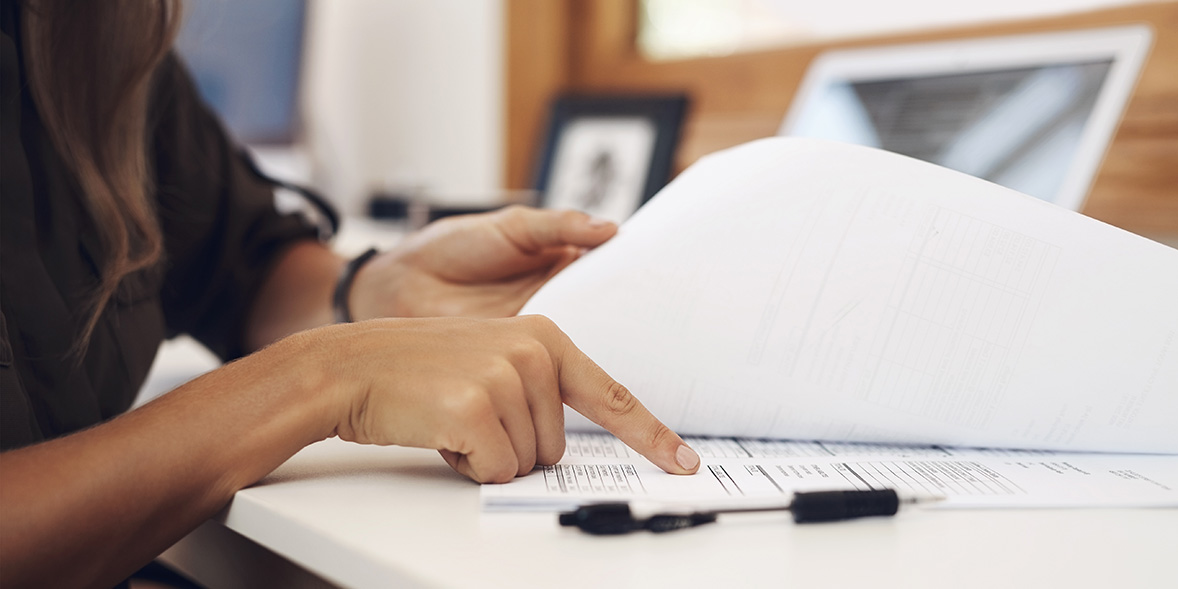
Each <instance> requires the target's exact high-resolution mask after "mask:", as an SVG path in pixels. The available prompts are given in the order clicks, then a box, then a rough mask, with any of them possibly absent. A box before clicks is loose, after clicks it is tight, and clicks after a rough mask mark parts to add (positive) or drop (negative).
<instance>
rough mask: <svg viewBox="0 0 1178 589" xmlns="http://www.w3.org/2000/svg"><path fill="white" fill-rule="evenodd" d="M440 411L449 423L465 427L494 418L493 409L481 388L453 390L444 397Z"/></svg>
mask: <svg viewBox="0 0 1178 589" xmlns="http://www.w3.org/2000/svg"><path fill="white" fill-rule="evenodd" d="M442 411H443V413H444V414H445V415H446V416H447V417H448V418H449V419H450V421H451V422H455V423H461V424H467V425H469V424H475V423H480V422H483V421H485V420H488V419H494V418H495V408H494V406H493V405H492V404H491V400H490V399H489V398H488V397H487V394H486V391H485V390H484V389H483V387H481V386H473V385H471V386H466V387H461V388H455V389H454V390H452V391H451V392H450V394H449V395H447V396H446V398H445V401H444V404H443V407H442Z"/></svg>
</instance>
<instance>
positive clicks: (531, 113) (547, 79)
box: [504, 0, 572, 188]
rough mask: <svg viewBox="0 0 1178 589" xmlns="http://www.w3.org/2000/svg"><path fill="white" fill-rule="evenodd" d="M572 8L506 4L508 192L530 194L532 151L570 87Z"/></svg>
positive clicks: (529, 1) (554, 2)
mask: <svg viewBox="0 0 1178 589" xmlns="http://www.w3.org/2000/svg"><path fill="white" fill-rule="evenodd" d="M569 11H570V4H569V3H568V2H566V1H564V0H509V1H508V2H507V3H506V14H505V15H504V16H505V19H504V20H505V24H506V29H507V31H506V43H507V47H506V56H507V59H506V71H505V72H504V74H505V77H506V93H507V95H506V113H505V123H504V124H505V125H506V128H507V133H506V134H505V135H506V137H507V146H506V157H505V158H504V160H505V161H504V165H505V167H506V169H505V170H504V178H505V180H506V183H507V186H506V187H507V188H531V187H532V182H533V178H532V167H533V163H534V162H533V161H532V160H533V158H534V157H535V153H536V147H537V146H538V145H540V144H541V141H543V133H544V130H545V127H546V126H547V124H548V103H549V101H550V100H551V99H552V97H553V96H555V95H556V94H558V93H559V92H561V91H562V90H564V89H565V88H566V86H567V84H568V81H569V76H570V73H571V70H570V61H569V52H570V51H571V50H572V45H571V43H570V42H569V24H570V20H569V14H570V12H569Z"/></svg>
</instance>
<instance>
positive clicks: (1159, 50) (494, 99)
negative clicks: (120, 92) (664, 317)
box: [179, 0, 1178, 236]
mask: <svg viewBox="0 0 1178 589" xmlns="http://www.w3.org/2000/svg"><path fill="white" fill-rule="evenodd" d="M184 6H185V11H186V18H185V24H184V28H183V31H182V34H181V38H180V40H179V49H180V52H181V54H182V55H183V57H184V58H185V60H186V61H187V62H188V63H189V65H190V67H191V68H192V70H193V72H194V75H195V77H196V79H197V81H198V83H199V86H200V88H201V91H202V93H203V94H204V95H205V97H206V99H207V100H208V101H209V102H210V104H212V105H213V107H214V108H215V109H217V110H218V111H219V112H220V113H221V115H222V116H223V117H224V119H225V120H226V122H227V123H228V125H229V127H230V128H231V129H232V132H233V133H234V134H235V135H236V136H237V138H238V139H239V140H241V141H243V142H244V143H247V144H248V145H250V147H251V149H253V150H254V152H255V153H256V154H257V155H258V158H259V160H260V162H261V164H262V166H263V168H265V169H267V170H268V171H270V172H271V173H273V174H275V175H277V176H281V177H284V178H286V179H291V180H295V181H298V182H303V183H306V184H308V185H311V186H313V187H315V188H317V189H318V190H319V191H321V192H322V193H323V194H324V195H325V196H327V197H328V198H329V199H330V200H331V201H333V202H334V203H335V204H336V205H337V206H338V207H339V208H340V209H341V210H342V211H343V212H344V213H345V214H346V215H350V216H357V215H363V214H365V212H366V211H367V210H368V203H369V200H370V199H371V198H372V197H373V196H374V195H387V194H394V195H407V196H408V197H411V198H415V199H419V200H422V201H426V202H431V203H440V204H459V205H471V206H484V205H495V204H499V203H502V202H504V201H505V200H509V199H518V198H519V195H520V193H519V192H510V191H512V190H517V189H528V188H531V187H532V186H533V185H534V184H535V174H536V167H537V161H538V159H539V158H540V157H541V153H540V152H541V150H542V149H543V147H544V146H543V136H544V133H545V128H546V126H547V124H548V120H549V119H548V116H549V115H548V113H549V107H550V104H551V103H552V101H553V100H554V98H555V97H556V96H558V95H561V94H564V93H569V92H580V93H651V92H678V93H683V94H685V95H686V96H688V97H689V98H690V101H691V107H690V110H689V111H688V115H687V118H686V120H685V121H684V125H683V126H684V129H683V134H682V138H681V140H680V141H679V145H678V149H677V151H676V152H675V156H674V169H675V170H681V169H682V168H683V167H685V166H687V165H689V164H690V163H691V162H692V161H694V160H695V159H697V158H698V157H700V156H701V155H703V154H706V153H708V152H710V151H714V150H716V149H721V148H724V147H728V146H731V145H735V144H738V143H741V142H744V141H749V140H752V139H756V138H759V137H765V136H771V135H774V134H776V132H777V129H778V127H779V126H780V125H781V121H782V119H783V117H784V116H785V113H786V110H787V109H788V107H789V104H790V100H791V98H792V96H793V94H794V92H795V91H796V89H797V86H798V84H799V82H800V80H801V78H802V76H803V74H804V72H805V69H806V66H807V65H808V64H809V63H810V61H811V60H812V59H813V57H814V56H815V55H817V54H818V53H819V52H820V51H821V50H823V49H828V48H832V47H834V48H838V47H855V46H862V45H870V44H887V43H895V42H910V41H923V40H942V39H956V38H968V37H971V36H981V35H995V34H1013V33H1024V32H1038V31H1047V30H1061V29H1069V28H1080V27H1092V26H1105V25H1116V24H1126V23H1138V22H1145V23H1148V24H1151V26H1153V27H1154V29H1155V39H1154V50H1153V55H1152V57H1151V58H1150V60H1149V61H1148V62H1147V64H1146V66H1145V68H1144V70H1143V73H1142V77H1141V81H1140V83H1139V84H1138V89H1137V95H1135V96H1134V99H1133V101H1132V102H1131V103H1130V106H1129V108H1128V110H1127V111H1126V116H1125V119H1124V121H1123V123H1122V125H1121V129H1120V131H1119V133H1118V135H1117V136H1116V140H1115V141H1114V143H1113V147H1112V149H1110V151H1109V154H1108V157H1107V158H1106V161H1105V165H1104V167H1103V168H1102V171H1101V173H1100V175H1099V176H1098V178H1097V181H1096V183H1095V185H1094V187H1093V190H1092V193H1091V196H1090V198H1089V201H1088V205H1087V208H1086V209H1085V212H1086V213H1088V214H1090V215H1093V216H1096V217H1097V218H1101V219H1103V220H1106V221H1108V222H1111V223H1113V224H1116V225H1120V226H1122V227H1125V228H1127V229H1130V230H1133V231H1137V232H1139V233H1145V234H1149V235H1161V236H1168V235H1170V234H1178V194H1175V192H1176V190H1175V186H1178V176H1176V175H1175V169H1178V165H1175V164H1178V112H1176V111H1178V106H1176V105H1178V46H1176V44H1178V40H1176V39H1175V36H1176V34H1178V31H1176V30H1175V28H1176V27H1178V24H1176V23H1178V4H1176V3H1175V2H1130V1H1127V0H987V1H986V2H975V3H960V2H944V1H936V0H889V1H888V2H876V1H869V0H824V1H822V2H812V1H805V2H803V1H800V0H347V1H340V0H335V1H329V0H233V1H230V0H185V2H184Z"/></svg>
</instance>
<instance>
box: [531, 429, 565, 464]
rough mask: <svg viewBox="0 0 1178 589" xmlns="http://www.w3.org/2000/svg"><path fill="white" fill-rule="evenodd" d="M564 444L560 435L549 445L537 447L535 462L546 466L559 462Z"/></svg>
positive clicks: (562, 455)
mask: <svg viewBox="0 0 1178 589" xmlns="http://www.w3.org/2000/svg"><path fill="white" fill-rule="evenodd" d="M564 444H565V441H564V436H561V437H560V439H559V440H555V439H554V440H553V441H552V444H551V445H549V446H542V447H541V448H539V449H538V451H537V453H536V463H537V464H543V465H545V466H547V465H550V464H556V463H557V462H560V459H561V458H564V450H565V448H564Z"/></svg>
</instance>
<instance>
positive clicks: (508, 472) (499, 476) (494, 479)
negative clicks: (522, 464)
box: [480, 460, 516, 483]
mask: <svg viewBox="0 0 1178 589" xmlns="http://www.w3.org/2000/svg"><path fill="white" fill-rule="evenodd" d="M512 462H514V461H507V460H504V461H501V462H499V463H498V464H495V465H493V466H491V467H490V468H489V469H488V471H487V472H486V473H480V475H481V478H482V479H483V480H482V481H480V482H483V483H508V482H511V479H514V478H515V477H516V465H515V464H512Z"/></svg>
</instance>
